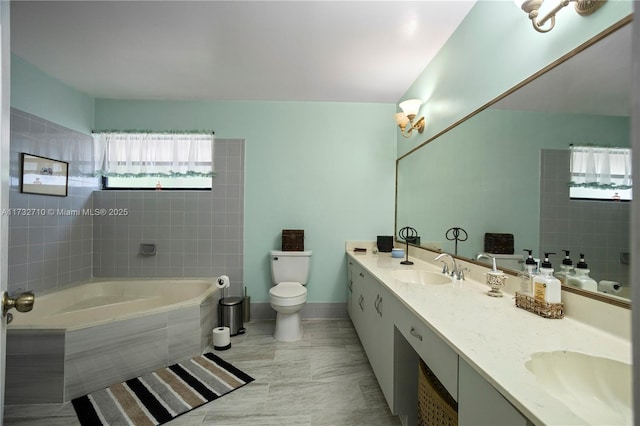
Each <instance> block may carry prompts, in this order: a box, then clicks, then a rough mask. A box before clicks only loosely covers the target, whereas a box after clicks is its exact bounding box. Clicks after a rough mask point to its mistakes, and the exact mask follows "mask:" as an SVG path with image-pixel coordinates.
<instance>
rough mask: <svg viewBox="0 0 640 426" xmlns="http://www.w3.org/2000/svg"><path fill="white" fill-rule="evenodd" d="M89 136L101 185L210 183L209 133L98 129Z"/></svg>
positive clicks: (191, 186)
mask: <svg viewBox="0 0 640 426" xmlns="http://www.w3.org/2000/svg"><path fill="white" fill-rule="evenodd" d="M93 139H94V147H95V158H96V165H95V170H96V172H97V173H98V174H100V175H102V176H103V178H104V183H105V184H104V186H105V188H142V189H160V188H162V189H165V188H181V189H211V187H212V184H213V176H214V171H213V133H203V132H200V133H195V132H194V133H191V132H162V133H152V132H98V133H94V134H93Z"/></svg>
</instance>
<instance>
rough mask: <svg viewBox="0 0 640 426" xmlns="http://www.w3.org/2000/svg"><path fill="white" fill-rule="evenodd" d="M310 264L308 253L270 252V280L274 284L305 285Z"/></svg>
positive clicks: (309, 253)
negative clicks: (294, 283) (289, 282)
mask: <svg viewBox="0 0 640 426" xmlns="http://www.w3.org/2000/svg"><path fill="white" fill-rule="evenodd" d="M310 264H311V252H310V251H278V250H272V251H271V279H272V280H273V283H274V284H278V283H281V282H285V281H293V282H299V283H300V284H303V285H304V284H306V283H307V280H308V279H309V266H310Z"/></svg>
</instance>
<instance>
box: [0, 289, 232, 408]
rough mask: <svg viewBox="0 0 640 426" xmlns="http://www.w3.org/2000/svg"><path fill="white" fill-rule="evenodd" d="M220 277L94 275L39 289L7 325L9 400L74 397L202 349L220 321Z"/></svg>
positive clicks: (47, 400) (33, 401) (45, 400)
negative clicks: (99, 277) (62, 286)
mask: <svg viewBox="0 0 640 426" xmlns="http://www.w3.org/2000/svg"><path fill="white" fill-rule="evenodd" d="M219 297H220V296H219V291H218V289H217V287H216V285H215V281H214V280H205V279H149V280H147V279H143V280H119V279H118V280H109V281H94V282H90V283H86V284H82V285H78V286H75V287H71V288H67V289H64V290H60V291H56V292H54V293H50V294H46V295H37V294H36V300H35V303H34V308H33V310H32V311H31V312H29V313H25V314H23V313H19V312H17V313H14V319H13V322H12V323H11V324H10V325H9V326H8V327H7V363H6V376H5V382H6V391H5V403H7V404H39V403H54V402H64V401H69V400H71V399H73V398H76V397H78V396H82V395H85V394H86V393H88V392H92V391H94V390H97V389H101V388H103V387H106V386H109V385H111V384H114V383H117V382H121V381H123V380H127V379H130V378H133V377H136V376H139V375H140V374H142V373H145V372H148V371H152V370H155V369H157V368H161V367H164V366H167V365H170V364H173V363H175V362H178V361H181V360H183V359H187V358H190V357H193V356H196V355H199V354H201V353H202V352H203V351H205V350H206V348H207V347H208V346H209V345H210V344H211V337H212V333H211V331H212V330H213V328H214V327H216V326H217V303H218V299H219Z"/></svg>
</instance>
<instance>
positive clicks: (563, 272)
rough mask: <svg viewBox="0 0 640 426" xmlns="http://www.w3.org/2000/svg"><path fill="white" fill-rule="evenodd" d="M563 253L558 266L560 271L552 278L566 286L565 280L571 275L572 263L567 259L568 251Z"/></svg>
mask: <svg viewBox="0 0 640 426" xmlns="http://www.w3.org/2000/svg"><path fill="white" fill-rule="evenodd" d="M563 251H564V253H565V255H564V259H562V265H560V270H559V271H558V272H556V273H555V274H553V276H554V277H556V278H557V279H559V280H560V284H567V280H568V279H569V277H570V276H572V275H573V262H572V261H571V258H570V257H569V250H563Z"/></svg>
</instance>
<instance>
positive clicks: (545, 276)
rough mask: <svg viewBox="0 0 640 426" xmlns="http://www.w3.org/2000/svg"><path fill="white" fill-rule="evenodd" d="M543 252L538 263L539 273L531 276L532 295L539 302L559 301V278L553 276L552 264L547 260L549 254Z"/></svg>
mask: <svg viewBox="0 0 640 426" xmlns="http://www.w3.org/2000/svg"><path fill="white" fill-rule="evenodd" d="M550 254H555V253H545V254H544V261H543V262H542V263H540V274H538V275H536V276H534V277H533V297H534V298H535V299H536V300H538V301H540V302H547V303H560V301H561V295H560V289H561V286H560V280H559V279H557V278H556V277H554V276H553V275H552V274H553V265H551V262H549V255H550Z"/></svg>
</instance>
